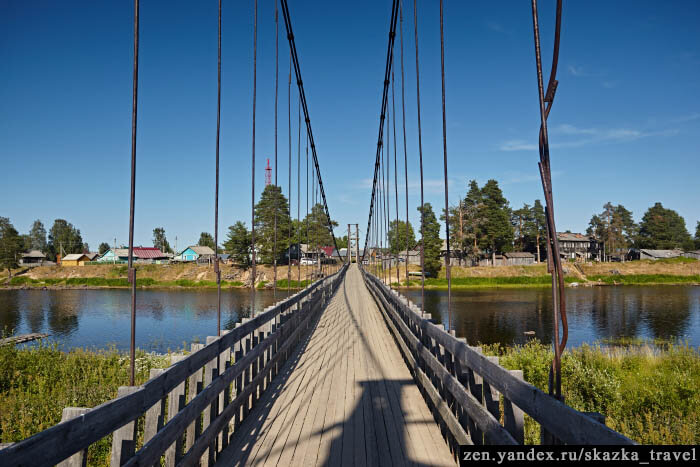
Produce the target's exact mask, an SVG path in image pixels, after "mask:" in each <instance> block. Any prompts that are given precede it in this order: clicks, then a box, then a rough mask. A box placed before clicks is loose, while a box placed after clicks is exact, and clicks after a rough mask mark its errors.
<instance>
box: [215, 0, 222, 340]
mask: <svg viewBox="0 0 700 467" xmlns="http://www.w3.org/2000/svg"><path fill="white" fill-rule="evenodd" d="M220 134H221V0H219V44H218V63H217V97H216V184H215V185H216V188H215V189H214V258H215V261H214V274H216V335H217V336H221V270H220V269H219V140H220Z"/></svg>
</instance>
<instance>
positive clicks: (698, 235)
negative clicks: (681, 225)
mask: <svg viewBox="0 0 700 467" xmlns="http://www.w3.org/2000/svg"><path fill="white" fill-rule="evenodd" d="M695 248H698V249H700V221H698V224H697V225H696V226H695Z"/></svg>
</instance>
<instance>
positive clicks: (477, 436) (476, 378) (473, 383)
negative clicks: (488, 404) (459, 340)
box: [467, 347, 484, 444]
mask: <svg viewBox="0 0 700 467" xmlns="http://www.w3.org/2000/svg"><path fill="white" fill-rule="evenodd" d="M472 350H474V351H475V352H477V353H482V351H481V347H472ZM467 379H468V381H469V392H471V393H472V396H474V397H475V398H476V400H478V401H479V402H481V403H483V400H484V398H483V386H482V383H483V380H482V378H481V376H480V375H478V374H476V373H475V372H474V370H473V369H471V368H468V369H467ZM469 434H470V436H471V437H472V441H473V442H474V444H483V443H484V436H483V433H482V432H481V430H480V429H479V428H478V427H477V426H476V424H475V423H474V421H473V420H469Z"/></svg>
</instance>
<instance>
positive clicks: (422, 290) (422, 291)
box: [413, 0, 425, 310]
mask: <svg viewBox="0 0 700 467" xmlns="http://www.w3.org/2000/svg"><path fill="white" fill-rule="evenodd" d="M417 3H418V0H413V28H414V33H415V42H416V103H417V111H418V161H419V164H420V245H421V248H420V270H421V276H420V297H421V304H420V306H421V309H423V310H424V309H425V235H424V234H425V232H424V230H425V229H424V226H423V224H424V223H425V222H424V218H425V214H424V211H425V201H424V198H423V140H422V135H421V125H420V72H419V67H418V7H417Z"/></svg>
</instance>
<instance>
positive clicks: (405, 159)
mask: <svg viewBox="0 0 700 467" xmlns="http://www.w3.org/2000/svg"><path fill="white" fill-rule="evenodd" d="M399 21H400V29H399V32H400V35H401V115H402V120H403V168H404V184H405V188H406V287H408V252H409V248H410V245H409V244H408V151H407V149H406V92H405V83H404V81H405V77H404V70H403V0H401V2H400V3H399Z"/></svg>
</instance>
